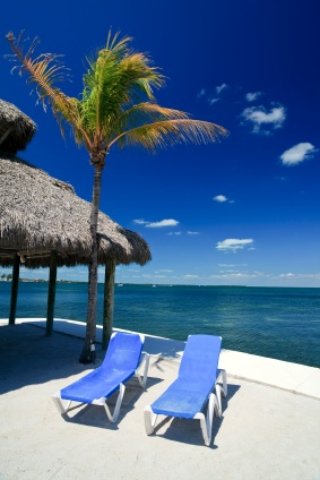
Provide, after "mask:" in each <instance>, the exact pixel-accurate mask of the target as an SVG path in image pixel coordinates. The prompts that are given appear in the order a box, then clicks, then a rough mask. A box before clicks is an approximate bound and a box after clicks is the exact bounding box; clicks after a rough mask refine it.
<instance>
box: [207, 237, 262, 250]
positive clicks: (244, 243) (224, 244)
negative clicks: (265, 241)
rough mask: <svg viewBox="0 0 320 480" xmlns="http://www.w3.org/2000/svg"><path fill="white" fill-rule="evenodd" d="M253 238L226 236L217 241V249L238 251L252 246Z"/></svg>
mask: <svg viewBox="0 0 320 480" xmlns="http://www.w3.org/2000/svg"><path fill="white" fill-rule="evenodd" d="M252 244H253V239H252V238H226V239H225V240H222V241H220V242H218V243H217V245H216V249H217V250H219V251H221V252H233V253H236V252H238V251H239V250H243V249H245V248H248V247H250V249H251V248H252V247H251V246H252Z"/></svg>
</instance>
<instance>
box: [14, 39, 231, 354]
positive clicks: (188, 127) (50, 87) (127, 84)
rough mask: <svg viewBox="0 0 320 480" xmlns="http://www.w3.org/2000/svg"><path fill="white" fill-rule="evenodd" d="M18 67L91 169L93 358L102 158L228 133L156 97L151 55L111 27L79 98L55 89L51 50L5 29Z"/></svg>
mask: <svg viewBox="0 0 320 480" xmlns="http://www.w3.org/2000/svg"><path fill="white" fill-rule="evenodd" d="M7 39H8V41H9V44H10V47H11V49H12V52H13V55H11V59H12V60H13V61H15V62H16V63H17V65H16V66H15V67H14V68H18V69H19V73H20V74H21V73H23V72H26V73H27V74H28V78H29V81H30V82H31V83H34V84H35V85H36V91H37V94H38V98H39V100H40V101H41V103H42V104H43V106H44V107H46V101H47V102H48V103H49V105H50V107H51V109H52V111H53V114H54V116H55V117H56V118H57V120H58V122H59V125H60V127H61V132H62V134H63V128H62V122H63V121H65V122H66V123H67V124H69V125H70V126H71V129H72V131H73V134H74V138H75V141H76V142H77V144H79V145H83V146H84V147H85V148H86V149H87V151H88V154H89V158H90V163H91V165H92V166H93V170H94V181H93V195H92V208H91V216H90V232H91V237H92V247H91V248H92V251H91V261H90V264H89V286H88V310H87V324H86V337H85V343H84V347H83V350H82V353H81V355H80V362H83V363H89V362H91V361H93V360H94V356H95V354H94V350H95V335H96V302H97V267H98V261H97V256H98V237H97V226H98V211H99V201H100V195H101V176H102V172H103V169H104V167H105V163H106V156H107V154H108V153H110V150H111V148H112V147H113V146H115V145H118V146H119V147H121V148H123V147H126V146H128V145H135V144H136V145H141V146H143V147H145V148H146V149H148V150H151V151H152V150H156V149H157V148H158V147H163V146H166V145H173V144H176V143H185V142H194V143H206V142H213V141H215V140H216V139H217V138H218V137H220V136H223V135H225V134H226V130H225V129H224V128H222V127H220V126H218V125H216V124H214V123H211V122H203V121H198V120H191V119H190V118H189V116H188V115H187V114H186V113H184V112H181V111H179V110H174V109H171V108H165V107H162V106H160V105H159V104H158V103H156V100H155V97H154V95H153V91H154V89H155V88H160V87H161V86H162V85H163V83H164V77H163V76H162V75H161V73H160V72H159V70H158V69H157V68H155V67H152V66H151V65H150V60H149V58H148V57H147V56H146V55H145V54H143V53H138V52H134V51H133V50H132V49H131V48H130V46H129V44H130V41H131V38H130V37H124V38H120V37H119V34H118V33H117V34H115V35H114V36H113V35H112V34H111V32H109V34H108V38H107V42H106V45H105V47H104V48H102V49H101V50H99V51H98V53H97V55H96V58H95V59H94V60H88V70H87V72H86V73H85V75H84V76H83V91H82V93H81V95H80V97H79V98H74V97H69V96H67V95H65V94H64V93H63V92H62V90H60V89H59V88H58V87H56V83H57V81H59V80H61V79H62V78H63V72H64V71H65V70H64V67H63V65H62V64H61V63H59V61H58V56H57V55H54V54H48V53H46V54H40V55H39V56H36V57H34V51H35V48H36V46H37V43H38V41H37V40H34V41H33V42H32V43H31V46H30V48H29V49H28V51H26V52H24V49H23V47H22V46H21V44H22V38H21V35H20V36H19V37H18V38H17V39H16V38H15V36H14V34H13V33H12V32H10V33H8V34H7Z"/></svg>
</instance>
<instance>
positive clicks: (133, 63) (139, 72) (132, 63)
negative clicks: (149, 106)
mask: <svg viewBox="0 0 320 480" xmlns="http://www.w3.org/2000/svg"><path fill="white" fill-rule="evenodd" d="M129 40H130V38H129V37H125V38H124V39H122V40H118V37H116V39H115V38H111V37H108V40H107V47H108V48H104V49H102V50H100V51H99V52H98V57H97V59H96V60H95V61H91V62H89V69H88V71H87V73H86V75H85V76H84V78H83V82H84V90H83V94H82V111H83V121H84V122H85V124H86V128H88V129H89V130H91V131H95V132H96V133H97V135H98V136H100V135H102V136H103V137H110V135H111V133H112V131H114V130H116V131H117V130H119V127H120V123H119V119H120V117H121V115H122V112H123V110H124V109H125V108H126V106H128V105H132V104H134V103H135V102H137V101H139V102H140V101H141V100H142V99H146V98H147V99H150V98H153V93H152V92H153V88H158V87H159V86H160V85H161V84H162V83H163V77H162V75H161V74H160V73H159V72H158V70H157V69H155V68H152V67H150V66H149V60H148V58H147V57H146V56H145V55H144V54H140V53H131V52H130V50H129V45H128V42H129Z"/></svg>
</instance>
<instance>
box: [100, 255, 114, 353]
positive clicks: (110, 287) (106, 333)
mask: <svg viewBox="0 0 320 480" xmlns="http://www.w3.org/2000/svg"><path fill="white" fill-rule="evenodd" d="M115 270H116V264H115V262H114V261H113V260H111V261H110V262H109V263H107V264H106V268H105V277H104V302H103V330H102V348H107V346H108V343H109V340H110V337H111V334H112V323H113V304H114V276H115Z"/></svg>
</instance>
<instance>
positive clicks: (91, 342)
mask: <svg viewBox="0 0 320 480" xmlns="http://www.w3.org/2000/svg"><path fill="white" fill-rule="evenodd" d="M92 164H93V167H94V182H93V194H92V204H91V214H90V233H91V242H92V243H91V259H90V263H89V280H88V309H87V325H86V337H85V342H84V346H83V350H82V352H81V355H80V358H79V361H80V362H81V363H91V362H94V361H95V357H96V354H95V341H96V310H97V286H98V247H99V242H98V237H97V229H98V214H99V203H100V194H101V177H102V170H103V165H101V164H99V163H98V162H94V161H92Z"/></svg>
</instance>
